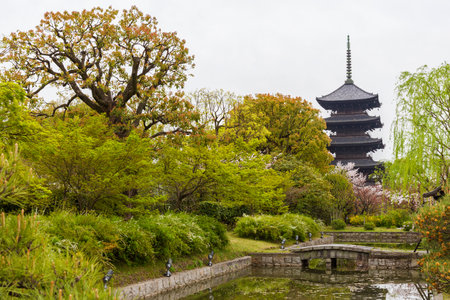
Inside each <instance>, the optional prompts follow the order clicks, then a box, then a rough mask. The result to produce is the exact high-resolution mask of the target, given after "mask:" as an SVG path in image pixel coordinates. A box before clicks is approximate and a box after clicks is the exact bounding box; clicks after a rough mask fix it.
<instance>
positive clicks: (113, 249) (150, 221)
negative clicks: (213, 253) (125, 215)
mask: <svg viewBox="0 0 450 300" xmlns="http://www.w3.org/2000/svg"><path fill="white" fill-rule="evenodd" d="M42 219H43V221H44V229H45V232H47V233H48V234H49V235H50V236H51V242H52V244H53V245H54V246H57V247H59V248H60V249H64V251H69V252H70V253H75V252H77V251H81V252H83V253H85V254H86V255H87V256H88V257H94V258H96V259H97V260H98V261H100V262H102V263H103V264H105V263H109V262H119V263H120V262H125V263H127V264H137V263H145V262H151V261H154V260H155V258H167V257H179V256H186V255H191V254H196V253H205V252H207V251H209V250H210V249H220V248H223V247H225V246H226V245H227V244H228V238H227V236H226V230H225V227H224V226H223V225H222V224H220V222H219V221H217V220H215V219H213V218H211V217H207V216H192V215H188V214H167V215H156V216H146V217H141V218H139V219H137V220H129V221H123V220H122V219H120V218H107V217H103V216H98V215H94V214H83V215H78V214H73V213H69V212H57V213H53V214H51V215H50V216H48V217H43V218H42Z"/></svg>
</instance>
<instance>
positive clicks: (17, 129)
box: [0, 82, 39, 146]
mask: <svg viewBox="0 0 450 300" xmlns="http://www.w3.org/2000/svg"><path fill="white" fill-rule="evenodd" d="M25 105H26V103H25V91H24V90H23V89H22V88H21V87H20V86H19V85H18V84H16V83H12V82H1V83H0V146H2V145H12V144H14V143H15V142H17V141H23V140H27V139H28V137H29V136H30V135H32V134H34V133H35V132H36V131H37V130H38V128H39V124H38V123H37V122H36V121H35V120H33V119H32V118H31V117H30V116H29V114H28V111H27V109H26V107H25Z"/></svg>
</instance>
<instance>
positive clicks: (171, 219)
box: [138, 213, 228, 258]
mask: <svg viewBox="0 0 450 300" xmlns="http://www.w3.org/2000/svg"><path fill="white" fill-rule="evenodd" d="M138 223H139V225H140V226H141V227H142V228H143V229H144V230H147V231H149V232H152V233H153V234H154V235H155V241H154V249H155V255H156V256H157V257H159V258H168V257H172V258H173V257H179V256H183V255H190V254H193V253H205V252H207V251H209V250H210V249H214V248H222V247H224V246H225V245H227V244H228V239H227V237H226V235H225V228H224V226H223V225H222V224H220V223H219V221H217V220H215V219H213V218H210V217H206V216H201V217H199V216H192V215H188V214H184V213H179V214H166V215H158V216H151V217H142V218H140V219H139V220H138ZM208 223H209V224H208Z"/></svg>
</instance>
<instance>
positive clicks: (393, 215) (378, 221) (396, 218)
mask: <svg viewBox="0 0 450 300" xmlns="http://www.w3.org/2000/svg"><path fill="white" fill-rule="evenodd" d="M410 220H411V215H410V213H409V211H408V210H406V209H392V210H389V211H388V212H387V213H386V214H383V215H379V216H370V215H356V216H352V217H350V224H351V225H353V226H361V225H363V224H364V221H365V222H371V223H374V224H375V225H376V226H377V227H386V228H390V227H392V226H395V227H397V228H399V227H402V226H403V223H405V222H407V221H410Z"/></svg>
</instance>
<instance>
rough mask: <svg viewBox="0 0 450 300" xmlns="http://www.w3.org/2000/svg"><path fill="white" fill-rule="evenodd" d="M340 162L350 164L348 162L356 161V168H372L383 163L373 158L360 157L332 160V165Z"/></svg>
mask: <svg viewBox="0 0 450 300" xmlns="http://www.w3.org/2000/svg"><path fill="white" fill-rule="evenodd" d="M338 162H341V163H342V164H344V165H345V164H348V163H354V164H355V168H371V167H376V166H380V165H382V164H383V163H382V162H378V161H374V160H373V159H372V158H370V157H369V158H358V159H339V160H334V161H332V162H331V164H332V165H336V164H337V163H338Z"/></svg>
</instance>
